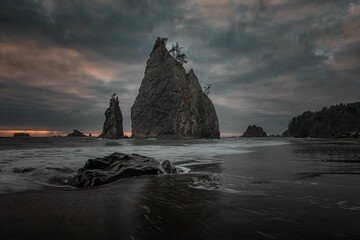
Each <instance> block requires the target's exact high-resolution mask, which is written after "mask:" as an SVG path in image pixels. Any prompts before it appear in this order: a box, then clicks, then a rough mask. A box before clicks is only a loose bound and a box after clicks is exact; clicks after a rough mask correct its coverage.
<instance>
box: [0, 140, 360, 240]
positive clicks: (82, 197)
mask: <svg viewBox="0 0 360 240" xmlns="http://www.w3.org/2000/svg"><path fill="white" fill-rule="evenodd" d="M4 141H5V142H6V141H9V140H4V139H2V140H1V141H0V142H1V143H3V142H4ZM10 141H14V140H10ZM24 141H25V140H24ZM26 141H36V143H34V144H24V143H20V144H19V142H16V144H15V143H13V146H12V145H11V144H9V142H8V143H7V144H6V148H7V150H6V149H4V150H1V151H0V159H1V161H0V168H1V172H0V190H1V191H2V193H3V194H2V195H1V196H2V198H0V200H1V203H2V206H0V217H2V218H3V219H8V220H7V221H6V222H1V223H2V225H5V226H10V225H11V226H12V227H11V228H9V230H5V233H6V232H7V231H8V232H10V233H9V234H8V235H5V236H15V237H14V239H16V236H20V237H21V236H22V235H21V233H16V229H18V228H21V227H23V226H26V225H28V224H29V223H31V222H33V221H36V224H35V225H36V226H37V227H35V229H37V228H39V229H40V230H39V229H37V231H35V230H32V229H33V228H31V229H30V230H28V232H27V234H29V236H31V237H34V238H38V237H39V236H41V237H44V236H45V238H44V239H46V236H49V235H50V234H52V232H54V231H55V232H56V231H58V230H57V229H58V227H59V225H60V226H61V228H60V229H61V231H59V232H58V234H59V235H58V236H59V239H61V238H66V239H68V237H69V236H72V238H73V239H77V238H76V237H73V236H80V237H79V238H80V239H81V238H82V239H84V238H86V239H101V238H102V239H113V238H115V237H120V239H240V238H241V239H360V230H359V228H358V226H359V223H360V145H359V144H358V142H340V141H333V140H328V139H317V140H315V139H297V140H294V139H283V138H279V139H278V138H274V139H271V138H269V139H221V140H197V141H157V140H130V139H129V140H118V141H110V140H100V139H66V138H64V139H61V140H59V139H56V140H54V141H62V142H60V143H59V142H56V143H54V142H52V141H53V140H52V139H47V140H46V141H45V140H44V139H34V140H26ZM33 146H36V147H34V148H33ZM9 148H10V149H9ZM11 148H12V149H11ZM114 151H118V152H124V153H138V154H143V155H147V156H151V157H155V158H156V159H158V160H159V161H163V160H165V159H169V160H170V161H172V162H174V163H175V165H176V166H177V167H182V168H184V169H188V170H189V171H188V172H187V173H185V174H181V175H163V176H144V177H139V178H130V179H123V180H120V181H119V182H116V183H113V184H110V185H108V186H101V187H98V188H94V189H88V190H69V189H66V188H64V187H63V188H60V187H61V186H65V185H64V181H65V180H66V179H67V178H68V177H70V176H72V175H73V174H74V173H75V172H76V170H77V169H78V168H79V167H82V166H83V165H84V164H85V162H86V160H87V159H88V158H94V157H101V156H105V155H107V154H110V153H112V152H114ZM49 186H50V187H49ZM32 189H38V190H37V191H35V193H36V194H32V193H31V192H30V194H18V193H19V192H21V191H24V190H32ZM39 199H42V200H41V203H38V201H39ZM5 205H6V206H5ZM54 206H56V208H54ZM8 209H11V211H10V210H8ZM57 209H61V211H59V210H57ZM1 212H2V213H1ZM14 212H15V213H14ZM23 215H25V216H28V218H23ZM49 216H52V217H51V218H50V217H49ZM54 219H56V221H55V220H54ZM84 219H86V220H84ZM8 221H11V224H9V222H8ZM37 221H38V222H37ZM84 222H85V223H84ZM87 224H88V225H87ZM0 225H1V224H0ZM74 226H75V228H74ZM91 226H96V228H93V227H91ZM119 226H120V227H119ZM11 229H14V230H13V231H12V230H11ZM34 231H35V232H34ZM14 232H15V233H14ZM11 234H12V235H11ZM17 234H20V235H17Z"/></svg>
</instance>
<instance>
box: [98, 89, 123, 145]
mask: <svg viewBox="0 0 360 240" xmlns="http://www.w3.org/2000/svg"><path fill="white" fill-rule="evenodd" d="M105 118H106V119H105V122H104V127H103V132H102V133H101V135H100V136H99V137H101V138H105V139H119V138H123V137H124V131H123V126H122V124H123V116H122V113H121V110H120V106H119V98H118V97H117V94H116V93H113V94H112V96H111V98H110V103H109V108H108V109H107V110H106V111H105Z"/></svg>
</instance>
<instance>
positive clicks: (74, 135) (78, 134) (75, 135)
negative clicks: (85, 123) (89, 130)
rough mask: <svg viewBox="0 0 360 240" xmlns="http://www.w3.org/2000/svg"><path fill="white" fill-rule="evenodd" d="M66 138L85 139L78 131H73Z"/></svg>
mask: <svg viewBox="0 0 360 240" xmlns="http://www.w3.org/2000/svg"><path fill="white" fill-rule="evenodd" d="M67 136H68V137H86V136H85V135H84V133H82V132H80V131H79V130H76V129H74V131H73V132H72V133H69V134H68V135H67Z"/></svg>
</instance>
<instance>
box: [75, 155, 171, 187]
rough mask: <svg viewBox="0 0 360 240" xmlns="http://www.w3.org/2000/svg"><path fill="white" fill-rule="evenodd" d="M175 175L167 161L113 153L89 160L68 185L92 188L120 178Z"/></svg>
mask: <svg viewBox="0 0 360 240" xmlns="http://www.w3.org/2000/svg"><path fill="white" fill-rule="evenodd" d="M165 173H177V171H176V168H175V166H174V165H173V164H171V163H170V162H169V161H167V160H166V161H164V162H163V164H160V163H159V162H158V161H157V160H155V159H154V158H151V157H145V156H141V155H138V154H123V153H113V154H111V155H109V156H106V157H103V158H96V159H89V160H88V161H87V163H86V164H85V166H84V167H83V168H80V169H79V170H78V172H77V174H76V175H75V176H74V177H73V178H71V179H69V181H68V184H69V185H72V186H74V187H79V188H87V187H94V186H99V185H103V184H107V183H110V182H114V181H116V180H119V179H121V178H128V177H135V176H142V175H160V174H165Z"/></svg>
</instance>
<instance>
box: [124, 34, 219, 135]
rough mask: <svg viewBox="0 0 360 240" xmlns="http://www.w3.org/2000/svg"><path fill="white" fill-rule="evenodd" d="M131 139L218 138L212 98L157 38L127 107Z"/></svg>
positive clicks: (217, 126) (191, 73)
mask: <svg viewBox="0 0 360 240" xmlns="http://www.w3.org/2000/svg"><path fill="white" fill-rule="evenodd" d="M131 121H132V134H133V137H135V138H172V139H196V138H219V137H220V132H219V122H218V117H217V115H216V111H215V108H214V105H213V104H212V101H211V100H210V99H209V98H208V96H207V95H206V94H204V93H203V91H202V88H201V86H200V84H199V80H198V78H197V77H196V75H195V73H194V71H193V70H190V71H189V72H188V73H186V71H185V69H184V67H183V66H182V64H181V63H180V62H178V61H177V60H176V59H174V58H173V57H172V56H171V55H170V53H169V52H168V50H167V49H166V46H165V40H164V39H162V38H158V39H157V40H156V42H155V45H154V48H153V51H152V52H151V54H150V58H149V60H148V61H147V64H146V69H145V76H144V78H143V80H142V82H141V86H140V89H139V94H138V96H137V98H136V100H135V102H134V105H133V106H132V108H131Z"/></svg>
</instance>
